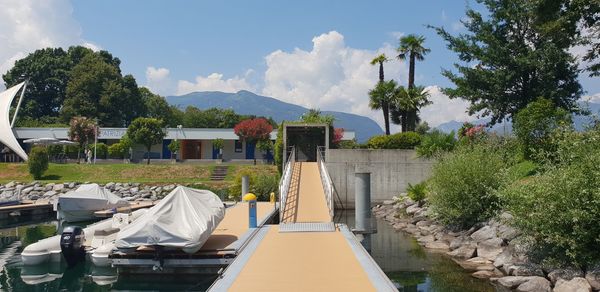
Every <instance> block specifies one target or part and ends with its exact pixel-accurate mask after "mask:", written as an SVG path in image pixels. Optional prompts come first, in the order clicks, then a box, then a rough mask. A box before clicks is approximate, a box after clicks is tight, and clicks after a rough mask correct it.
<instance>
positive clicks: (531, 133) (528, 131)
mask: <svg viewBox="0 0 600 292" xmlns="http://www.w3.org/2000/svg"><path fill="white" fill-rule="evenodd" d="M571 124H572V121H571V115H570V114H569V112H567V111H566V110H565V109H562V108H558V107H556V106H555V105H554V104H553V103H552V101H551V100H549V99H545V98H539V99H538V100H536V101H534V102H531V103H530V104H528V105H527V107H525V108H524V109H522V110H520V111H519V112H518V113H517V114H516V115H515V117H514V119H513V130H514V133H515V135H516V136H517V137H518V138H519V140H521V142H522V143H523V146H524V147H525V149H524V150H525V156H526V157H527V158H530V159H532V158H535V156H536V155H539V153H540V152H549V151H550V152H551V151H552V147H553V144H552V141H551V139H550V135H551V134H552V133H553V132H554V131H555V130H556V129H557V128H559V127H565V126H570V125H571Z"/></svg>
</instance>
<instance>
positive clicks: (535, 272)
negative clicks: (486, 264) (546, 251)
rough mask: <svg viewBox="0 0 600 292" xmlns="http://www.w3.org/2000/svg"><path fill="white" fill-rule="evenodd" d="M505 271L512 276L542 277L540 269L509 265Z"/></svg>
mask: <svg viewBox="0 0 600 292" xmlns="http://www.w3.org/2000/svg"><path fill="white" fill-rule="evenodd" d="M507 270H508V274H509V275H512V276H538V277H543V276H544V271H542V269H540V268H537V267H533V266H525V265H511V266H509V267H508V269H507Z"/></svg>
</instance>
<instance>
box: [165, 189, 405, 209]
mask: <svg viewBox="0 0 600 292" xmlns="http://www.w3.org/2000/svg"><path fill="white" fill-rule="evenodd" d="M154 188H156V187H154ZM394 203H395V202H394V200H385V201H383V204H384V205H393V204H394Z"/></svg>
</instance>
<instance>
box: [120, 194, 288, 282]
mask: <svg viewBox="0 0 600 292" xmlns="http://www.w3.org/2000/svg"><path fill="white" fill-rule="evenodd" d="M277 211H278V205H277V204H274V203H268V202H258V203H257V216H258V218H260V222H259V226H262V225H264V224H266V223H267V222H270V221H271V220H272V219H273V218H275V215H276V214H277ZM258 230H259V229H257V228H248V203H238V204H235V205H234V206H231V207H228V208H227V209H226V210H225V218H223V220H222V221H221V222H220V223H219V225H218V226H217V228H216V229H215V231H214V232H213V233H212V234H211V236H210V237H209V238H208V240H207V241H206V243H205V244H204V245H203V246H202V248H201V249H200V250H199V251H198V252H196V253H194V254H187V253H185V252H183V251H169V252H164V253H162V254H161V258H160V259H159V258H157V256H156V252H155V250H154V249H153V248H152V247H144V248H138V249H137V250H136V252H133V253H124V252H120V251H117V252H113V253H112V254H111V255H110V256H109V258H110V259H111V260H112V265H113V266H114V267H116V268H118V269H119V273H124V274H127V273H130V274H148V273H157V272H162V273H190V274H213V275H216V274H217V273H218V272H219V271H220V270H221V269H222V268H224V267H226V266H227V265H229V264H230V263H231V262H232V261H233V259H234V258H235V257H236V256H237V255H238V254H239V253H240V252H241V251H242V250H243V249H244V248H245V247H246V245H247V244H248V242H249V241H250V240H251V239H252V238H253V237H254V236H255V235H256V234H257V232H258Z"/></svg>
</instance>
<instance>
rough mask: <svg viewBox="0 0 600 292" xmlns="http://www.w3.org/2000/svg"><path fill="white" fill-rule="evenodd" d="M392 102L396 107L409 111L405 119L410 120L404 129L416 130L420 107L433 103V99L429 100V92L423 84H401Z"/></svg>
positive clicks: (404, 130)
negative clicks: (409, 85)
mask: <svg viewBox="0 0 600 292" xmlns="http://www.w3.org/2000/svg"><path fill="white" fill-rule="evenodd" d="M392 104H393V106H394V108H396V109H399V110H400V111H402V112H405V113H407V119H405V121H408V122H407V126H406V128H404V127H403V128H402V131H403V132H406V131H410V132H414V131H415V129H416V124H417V123H418V122H419V121H420V118H419V115H418V112H419V109H420V108H422V107H424V106H427V105H429V104H431V101H430V100H429V92H427V90H425V87H423V86H416V87H409V88H406V87H404V86H400V87H398V88H396V90H395V92H394V97H393V100H392ZM393 120H394V119H393ZM395 121H397V120H395Z"/></svg>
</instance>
